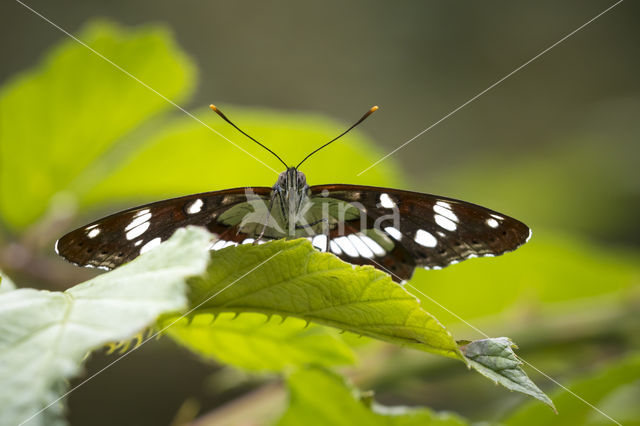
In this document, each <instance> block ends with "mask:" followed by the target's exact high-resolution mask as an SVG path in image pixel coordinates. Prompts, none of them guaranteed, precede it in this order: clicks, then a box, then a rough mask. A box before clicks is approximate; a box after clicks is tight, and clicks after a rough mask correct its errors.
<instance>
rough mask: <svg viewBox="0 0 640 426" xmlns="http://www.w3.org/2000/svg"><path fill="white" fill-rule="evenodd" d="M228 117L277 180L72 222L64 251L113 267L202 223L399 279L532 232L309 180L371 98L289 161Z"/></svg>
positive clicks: (487, 216)
mask: <svg viewBox="0 0 640 426" xmlns="http://www.w3.org/2000/svg"><path fill="white" fill-rule="evenodd" d="M211 109H213V110H214V111H215V112H216V113H218V115H220V117H222V118H223V119H224V120H225V121H226V122H227V123H229V124H231V125H232V126H233V127H234V128H236V129H237V130H238V131H240V132H241V133H242V134H244V135H245V136H247V137H248V138H250V139H251V140H252V141H254V142H256V143H257V144H258V145H260V146H262V147H263V148H264V149H266V150H267V151H269V152H270V153H271V154H273V155H274V156H275V157H276V158H277V159H278V160H280V161H281V162H282V164H284V166H285V168H286V170H285V171H284V172H282V173H281V174H280V175H279V177H278V180H277V182H276V183H275V185H274V186H273V187H271V188H269V187H247V188H234V189H226V190H222V191H213V192H205V193H200V194H193V195H187V196H184V197H178V198H172V199H168V200H163V201H158V202H155V203H150V204H146V205H142V206H139V207H134V208H131V209H128V210H124V211H121V212H119V213H115V214H112V215H110V216H107V217H105V218H102V219H99V220H97V221H95V222H92V223H90V224H88V225H85V226H83V227H81V228H78V229H76V230H74V231H71V232H69V233H68V234H66V235H64V236H63V237H62V238H60V239H59V240H58V241H57V242H56V245H55V250H56V253H58V254H59V255H61V256H62V257H63V258H65V259H66V260H68V261H70V262H72V263H74V264H76V265H78V266H86V267H96V268H102V269H107V270H109V269H113V268H115V267H118V266H120V265H122V264H124V263H126V262H129V261H131V260H133V259H134V258H136V257H137V256H139V255H140V254H142V253H144V252H146V251H149V250H151V249H153V248H155V247H156V246H158V245H159V244H160V243H162V242H163V241H165V240H167V239H168V238H169V237H171V235H172V234H173V233H174V232H175V231H176V229H179V228H182V227H185V226H189V225H194V226H201V227H204V228H206V229H208V230H209V232H211V233H212V234H213V237H214V239H213V241H212V244H211V247H210V248H211V249H212V250H218V249H221V248H224V247H228V246H231V245H238V244H247V243H253V244H260V243H263V242H265V241H268V240H274V239H280V238H301V237H304V238H308V239H309V240H310V241H311V242H312V244H313V246H314V247H316V248H317V249H319V250H321V251H327V252H330V253H333V254H334V255H336V256H338V257H340V258H341V259H343V260H345V261H346V262H350V263H352V264H359V265H372V266H374V267H376V268H378V269H381V270H384V271H385V272H390V273H391V275H392V277H393V279H394V280H395V281H398V282H403V281H406V280H409V279H410V278H411V276H412V275H413V272H414V270H415V268H417V267H424V268H426V269H440V268H443V267H445V266H448V265H452V264H455V263H458V262H460V261H463V260H466V259H470V258H474V257H480V256H484V257H490V256H497V255H501V254H503V253H506V252H509V251H512V250H515V249H516V248H518V247H519V246H520V245H522V244H524V243H525V242H527V241H528V240H529V238H530V237H531V230H530V229H529V228H528V227H527V226H526V225H525V224H523V223H522V222H520V221H518V220H516V219H513V218H511V217H509V216H506V215H504V214H502V213H498V212H495V211H493V210H489V209H487V208H484V207H481V206H478V205H475V204H472V203H469V202H466V201H461V200H456V199H453V198H446V197H441V196H437V195H431V194H423V193H418V192H410V191H403V190H399V189H391V188H380V187H373V186H363V185H345V184H329V185H314V186H309V185H307V182H306V177H305V175H304V173H302V172H301V171H300V170H299V168H300V166H301V165H302V163H304V162H305V161H306V160H307V159H308V158H309V157H311V156H312V155H313V154H315V153H316V152H318V151H319V150H321V149H323V148H325V147H326V146H327V145H329V144H331V143H332V142H334V141H335V140H337V139H338V138H340V137H342V136H343V135H345V134H346V133H347V132H349V131H350V130H351V129H353V128H354V127H356V126H357V125H358V124H360V123H361V122H362V121H364V120H365V119H366V118H367V117H368V116H369V115H370V114H372V113H373V112H374V111H376V110H377V109H378V107H373V108H371V109H370V110H369V111H368V112H367V113H366V114H364V115H363V116H362V117H361V118H360V119H359V120H358V121H357V122H356V123H355V124H353V125H352V126H351V127H349V128H348V129H347V130H346V131H344V132H343V133H342V134H340V135H339V136H338V137H336V138H334V139H332V140H331V141H329V142H327V143H325V144H324V145H322V146H321V147H319V148H317V149H316V150H314V151H312V152H311V153H310V154H309V155H307V156H306V157H305V158H304V159H303V160H302V161H301V162H300V163H299V164H298V165H297V166H295V167H289V166H288V165H287V164H286V163H285V162H284V161H283V160H282V159H281V158H280V157H279V156H278V155H277V154H276V153H275V152H273V151H271V150H270V149H269V148H267V147H266V146H265V145H263V144H262V143H260V142H258V141H257V140H256V139H254V138H253V137H251V136H249V135H248V134H247V133H245V132H244V131H242V130H241V129H240V128H238V127H237V126H236V125H235V124H234V123H232V122H231V121H230V120H229V119H228V118H227V117H226V116H225V115H224V114H223V113H222V111H220V110H219V109H218V108H217V107H215V106H214V105H211Z"/></svg>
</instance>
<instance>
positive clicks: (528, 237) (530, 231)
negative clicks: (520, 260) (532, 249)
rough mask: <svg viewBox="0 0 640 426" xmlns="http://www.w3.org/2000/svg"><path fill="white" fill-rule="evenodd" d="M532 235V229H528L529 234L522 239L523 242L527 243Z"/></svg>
mask: <svg viewBox="0 0 640 426" xmlns="http://www.w3.org/2000/svg"><path fill="white" fill-rule="evenodd" d="M532 235H533V231H532V230H531V229H529V235H528V236H527V239H526V240H524V242H525V243H528V242H529V240H530V239H531V236H532Z"/></svg>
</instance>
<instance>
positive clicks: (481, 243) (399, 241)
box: [311, 184, 531, 281]
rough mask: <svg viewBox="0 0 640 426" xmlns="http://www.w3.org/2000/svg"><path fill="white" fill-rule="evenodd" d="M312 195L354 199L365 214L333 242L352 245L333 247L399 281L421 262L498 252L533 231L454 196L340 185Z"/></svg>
mask: <svg viewBox="0 0 640 426" xmlns="http://www.w3.org/2000/svg"><path fill="white" fill-rule="evenodd" d="M311 194H312V195H311V196H312V197H314V196H320V195H321V194H323V195H322V196H325V197H327V196H328V197H330V198H333V199H338V200H342V201H346V202H349V203H350V204H351V205H353V206H355V207H357V208H358V209H359V210H360V211H361V212H362V213H363V215H364V216H365V220H364V221H363V220H361V219H355V220H351V221H349V222H346V223H345V226H344V232H343V233H340V231H339V229H338V228H334V229H332V230H331V231H330V233H329V237H330V239H331V240H333V241H337V240H338V239H340V237H343V239H342V240H338V241H339V242H340V243H341V244H343V245H347V244H351V246H352V247H351V248H352V249H349V247H348V246H346V247H345V246H343V247H341V246H340V244H332V245H331V246H330V250H331V251H332V252H333V253H334V254H336V255H337V256H339V257H340V258H342V259H343V260H345V261H347V262H350V263H356V264H369V265H373V266H375V267H377V268H379V269H382V270H385V269H386V270H387V272H391V273H392V275H395V277H394V279H395V280H396V281H400V280H408V279H409V278H411V276H412V275H413V270H414V269H415V268H416V267H417V266H421V267H425V268H427V269H440V268H443V267H445V266H447V265H451V264H454V263H458V262H460V261H463V260H465V259H469V258H472V257H479V256H498V255H501V254H503V253H506V252H509V251H512V250H515V249H516V248H518V247H519V246H521V245H522V244H524V243H525V242H527V241H528V239H529V237H530V236H531V231H530V229H529V228H528V227H527V226H526V225H525V224H524V223H522V222H520V221H518V220H516V219H513V218H511V217H508V216H506V215H504V214H502V213H498V212H495V211H493V210H489V209H487V208H484V207H481V206H478V205H475V204H472V203H468V202H466V201H460V200H456V199H453V198H446V197H440V196H437V195H431V194H422V193H418V192H410V191H401V190H397V189H390V188H379V187H370V186H360V185H340V184H335V185H317V186H312V187H311ZM395 216H397V220H395V221H394V217H395ZM361 224H365V225H364V227H365V228H366V229H362V225H361ZM373 229H378V231H377V233H376V232H372V230H373ZM344 237H347V238H344ZM376 238H377V239H378V241H376ZM345 240H346V241H345ZM359 240H360V241H361V242H360V241H359ZM371 240H373V243H371ZM389 242H390V243H391V244H389ZM362 244H364V246H363V245H362ZM372 245H373V247H372ZM336 246H337V249H336ZM365 246H366V247H365ZM345 248H347V249H349V250H345ZM381 249H382V250H381ZM354 254H355V255H354ZM372 254H373V255H372Z"/></svg>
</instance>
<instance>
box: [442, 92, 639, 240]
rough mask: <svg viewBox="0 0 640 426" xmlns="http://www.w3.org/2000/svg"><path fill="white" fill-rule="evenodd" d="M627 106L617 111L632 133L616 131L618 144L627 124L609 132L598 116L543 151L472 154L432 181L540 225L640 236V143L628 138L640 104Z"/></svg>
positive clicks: (612, 235)
mask: <svg viewBox="0 0 640 426" xmlns="http://www.w3.org/2000/svg"><path fill="white" fill-rule="evenodd" d="M624 106H625V107H626V109H624V110H623V109H622V108H620V109H619V110H617V111H616V112H617V113H618V117H625V118H626V121H627V122H626V123H625V125H624V129H625V131H626V132H629V133H630V134H628V135H624V136H623V135H619V134H618V135H616V136H617V137H619V139H618V140H617V143H613V142H612V140H611V138H612V137H614V138H615V137H616V136H614V135H613V134H612V133H615V132H619V131H620V130H621V127H620V124H621V123H620V122H618V123H616V124H617V126H616V125H610V124H609V129H608V131H603V129H604V128H605V127H604V126H606V125H607V124H605V122H604V120H605V117H603V116H602V114H600V115H598V116H597V119H596V118H595V117H591V119H592V120H593V122H597V123H598V124H597V126H593V128H591V129H589V130H588V131H586V132H585V133H581V134H579V135H571V136H569V137H568V138H567V137H566V136H565V138H563V139H562V140H558V141H553V142H554V143H552V144H550V146H549V147H547V148H543V150H541V151H539V152H537V153H530V154H529V155H523V156H521V158H520V161H514V160H513V158H514V156H513V155H512V156H509V157H503V156H500V155H496V153H495V152H493V151H492V152H490V153H489V152H487V154H486V155H484V156H482V157H481V158H478V157H477V156H474V157H472V158H473V161H472V162H471V164H468V163H467V164H463V165H462V166H461V167H459V168H456V169H450V170H448V171H447V172H446V173H443V174H442V175H440V176H434V179H432V180H431V185H435V186H436V187H438V188H439V190H442V191H444V192H445V193H449V194H456V197H461V198H462V199H469V200H476V201H478V202H480V203H481V204H484V205H488V206H494V207H493V208H495V209H497V210H499V211H501V209H502V207H500V206H501V205H504V206H505V210H504V212H505V213H507V214H509V215H511V216H513V217H517V218H518V219H520V220H522V221H524V222H525V223H528V224H530V225H534V224H535V225H536V227H540V226H544V227H547V228H558V229H565V230H569V231H570V232H576V231H577V232H580V233H585V234H586V235H592V236H597V237H599V238H603V239H605V240H612V239H614V238H616V239H623V240H624V239H626V240H636V242H637V237H635V238H634V236H630V235H628V234H629V232H630V230H631V231H632V232H635V233H636V235H637V230H638V228H636V227H635V226H634V225H632V224H630V222H633V220H634V219H635V217H637V215H638V208H639V207H640V205H639V204H638V201H637V200H638V196H637V194H638V190H639V188H638V179H636V168H635V163H634V159H635V158H637V156H638V153H637V151H638V149H637V144H633V143H623V142H622V141H624V140H625V139H626V140H633V139H634V137H635V135H637V133H638V124H637V122H634V123H632V122H631V117H629V116H628V114H626V111H630V110H633V108H636V107H637V103H635V104H634V103H631V104H627V105H624ZM600 112H602V111H600ZM434 181H435V182H434ZM505 203H508V206H507V205H505ZM506 207H508V209H507V208H506ZM603 218H606V220H603ZM534 229H535V228H534Z"/></svg>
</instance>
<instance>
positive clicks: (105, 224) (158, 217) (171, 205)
mask: <svg viewBox="0 0 640 426" xmlns="http://www.w3.org/2000/svg"><path fill="white" fill-rule="evenodd" d="M270 194H271V188H266V187H253V188H235V189H228V190H224V191H214V192H205V193H201V194H193V195H188V196H185V197H179V198H172V199H169V200H164V201H158V202H155V203H151V204H146V205H143V206H139V207H134V208H131V209H128V210H124V211H121V212H119V213H115V214H113V215H111V216H107V217H105V218H103V219H100V220H98V221H96V222H93V223H90V224H89V225H86V226H83V227H81V228H78V229H76V230H75V231H72V232H70V233H68V234H66V235H65V236H63V237H62V238H60V240H58V242H57V243H56V251H57V253H58V254H60V255H61V256H62V257H64V258H65V259H67V260H68V261H70V262H73V263H75V264H77V265H80V266H92V267H97V268H102V269H112V268H115V267H117V266H119V265H121V264H123V263H126V262H129V261H131V260H133V259H134V258H136V257H137V256H138V255H140V254H141V253H142V252H145V251H147V250H149V249H151V248H153V247H155V246H156V245H158V244H160V243H161V242H163V241H165V240H166V239H168V238H169V237H171V235H173V233H174V232H175V230H176V229H178V228H182V227H185V226H188V225H195V226H203V227H206V228H207V229H208V230H209V231H210V232H211V233H213V234H214V237H215V238H216V240H214V241H213V242H212V243H214V244H218V245H224V244H227V243H240V242H242V241H243V240H245V239H246V238H247V237H249V235H246V234H244V233H243V232H241V230H240V224H239V223H238V221H239V220H242V217H239V218H236V217H235V215H233V212H232V210H231V209H232V208H233V207H236V206H239V205H241V204H242V203H246V202H247V201H248V200H251V199H257V200H260V204H261V205H265V204H266V203H265V202H264V199H268V198H269V196H270Z"/></svg>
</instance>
